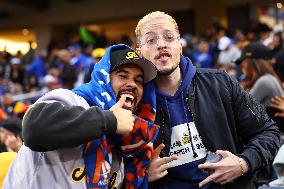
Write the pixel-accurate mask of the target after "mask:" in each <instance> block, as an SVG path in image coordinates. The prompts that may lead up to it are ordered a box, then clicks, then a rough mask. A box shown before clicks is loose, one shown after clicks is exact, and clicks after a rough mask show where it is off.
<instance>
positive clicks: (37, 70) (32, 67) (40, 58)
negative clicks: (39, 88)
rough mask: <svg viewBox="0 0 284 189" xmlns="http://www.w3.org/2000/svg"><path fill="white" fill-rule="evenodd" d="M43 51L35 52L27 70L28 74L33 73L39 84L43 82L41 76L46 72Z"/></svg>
mask: <svg viewBox="0 0 284 189" xmlns="http://www.w3.org/2000/svg"><path fill="white" fill-rule="evenodd" d="M44 57H45V52H36V54H35V56H34V57H33V60H32V62H31V63H30V64H29V65H28V68H27V72H28V74H29V75H35V76H36V77H37V80H38V82H39V84H40V85H42V83H43V77H44V76H45V74H46V68H45V63H44Z"/></svg>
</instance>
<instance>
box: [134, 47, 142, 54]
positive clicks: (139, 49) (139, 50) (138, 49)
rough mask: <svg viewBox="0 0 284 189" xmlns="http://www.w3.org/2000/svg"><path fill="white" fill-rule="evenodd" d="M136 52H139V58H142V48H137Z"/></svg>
mask: <svg viewBox="0 0 284 189" xmlns="http://www.w3.org/2000/svg"><path fill="white" fill-rule="evenodd" d="M135 50H136V52H137V54H138V55H139V56H142V53H141V47H140V46H138V47H136V49H135Z"/></svg>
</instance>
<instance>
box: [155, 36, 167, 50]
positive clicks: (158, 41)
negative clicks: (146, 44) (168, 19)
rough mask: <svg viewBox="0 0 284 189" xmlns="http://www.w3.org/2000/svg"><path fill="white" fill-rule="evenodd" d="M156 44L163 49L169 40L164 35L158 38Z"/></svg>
mask: <svg viewBox="0 0 284 189" xmlns="http://www.w3.org/2000/svg"><path fill="white" fill-rule="evenodd" d="M156 45H157V47H158V49H163V48H165V47H167V42H166V41H165V40H164V39H163V38H162V37H160V38H158V40H157V44H156Z"/></svg>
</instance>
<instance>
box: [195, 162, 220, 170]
mask: <svg viewBox="0 0 284 189" xmlns="http://www.w3.org/2000/svg"><path fill="white" fill-rule="evenodd" d="M217 164H218V163H202V164H199V165H198V168H199V169H215V168H216V167H217Z"/></svg>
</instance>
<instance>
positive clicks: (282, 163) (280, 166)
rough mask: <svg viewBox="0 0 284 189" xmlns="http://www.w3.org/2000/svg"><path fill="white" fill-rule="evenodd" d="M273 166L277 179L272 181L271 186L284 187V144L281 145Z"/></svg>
mask: <svg viewBox="0 0 284 189" xmlns="http://www.w3.org/2000/svg"><path fill="white" fill-rule="evenodd" d="M273 168H274V170H275V172H276V174H277V179H276V180H274V181H272V182H270V183H269V186H271V187H281V188H283V187H284V145H282V146H281V148H280V149H279V151H278V153H277V155H276V156H275V158H274V161H273Z"/></svg>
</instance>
